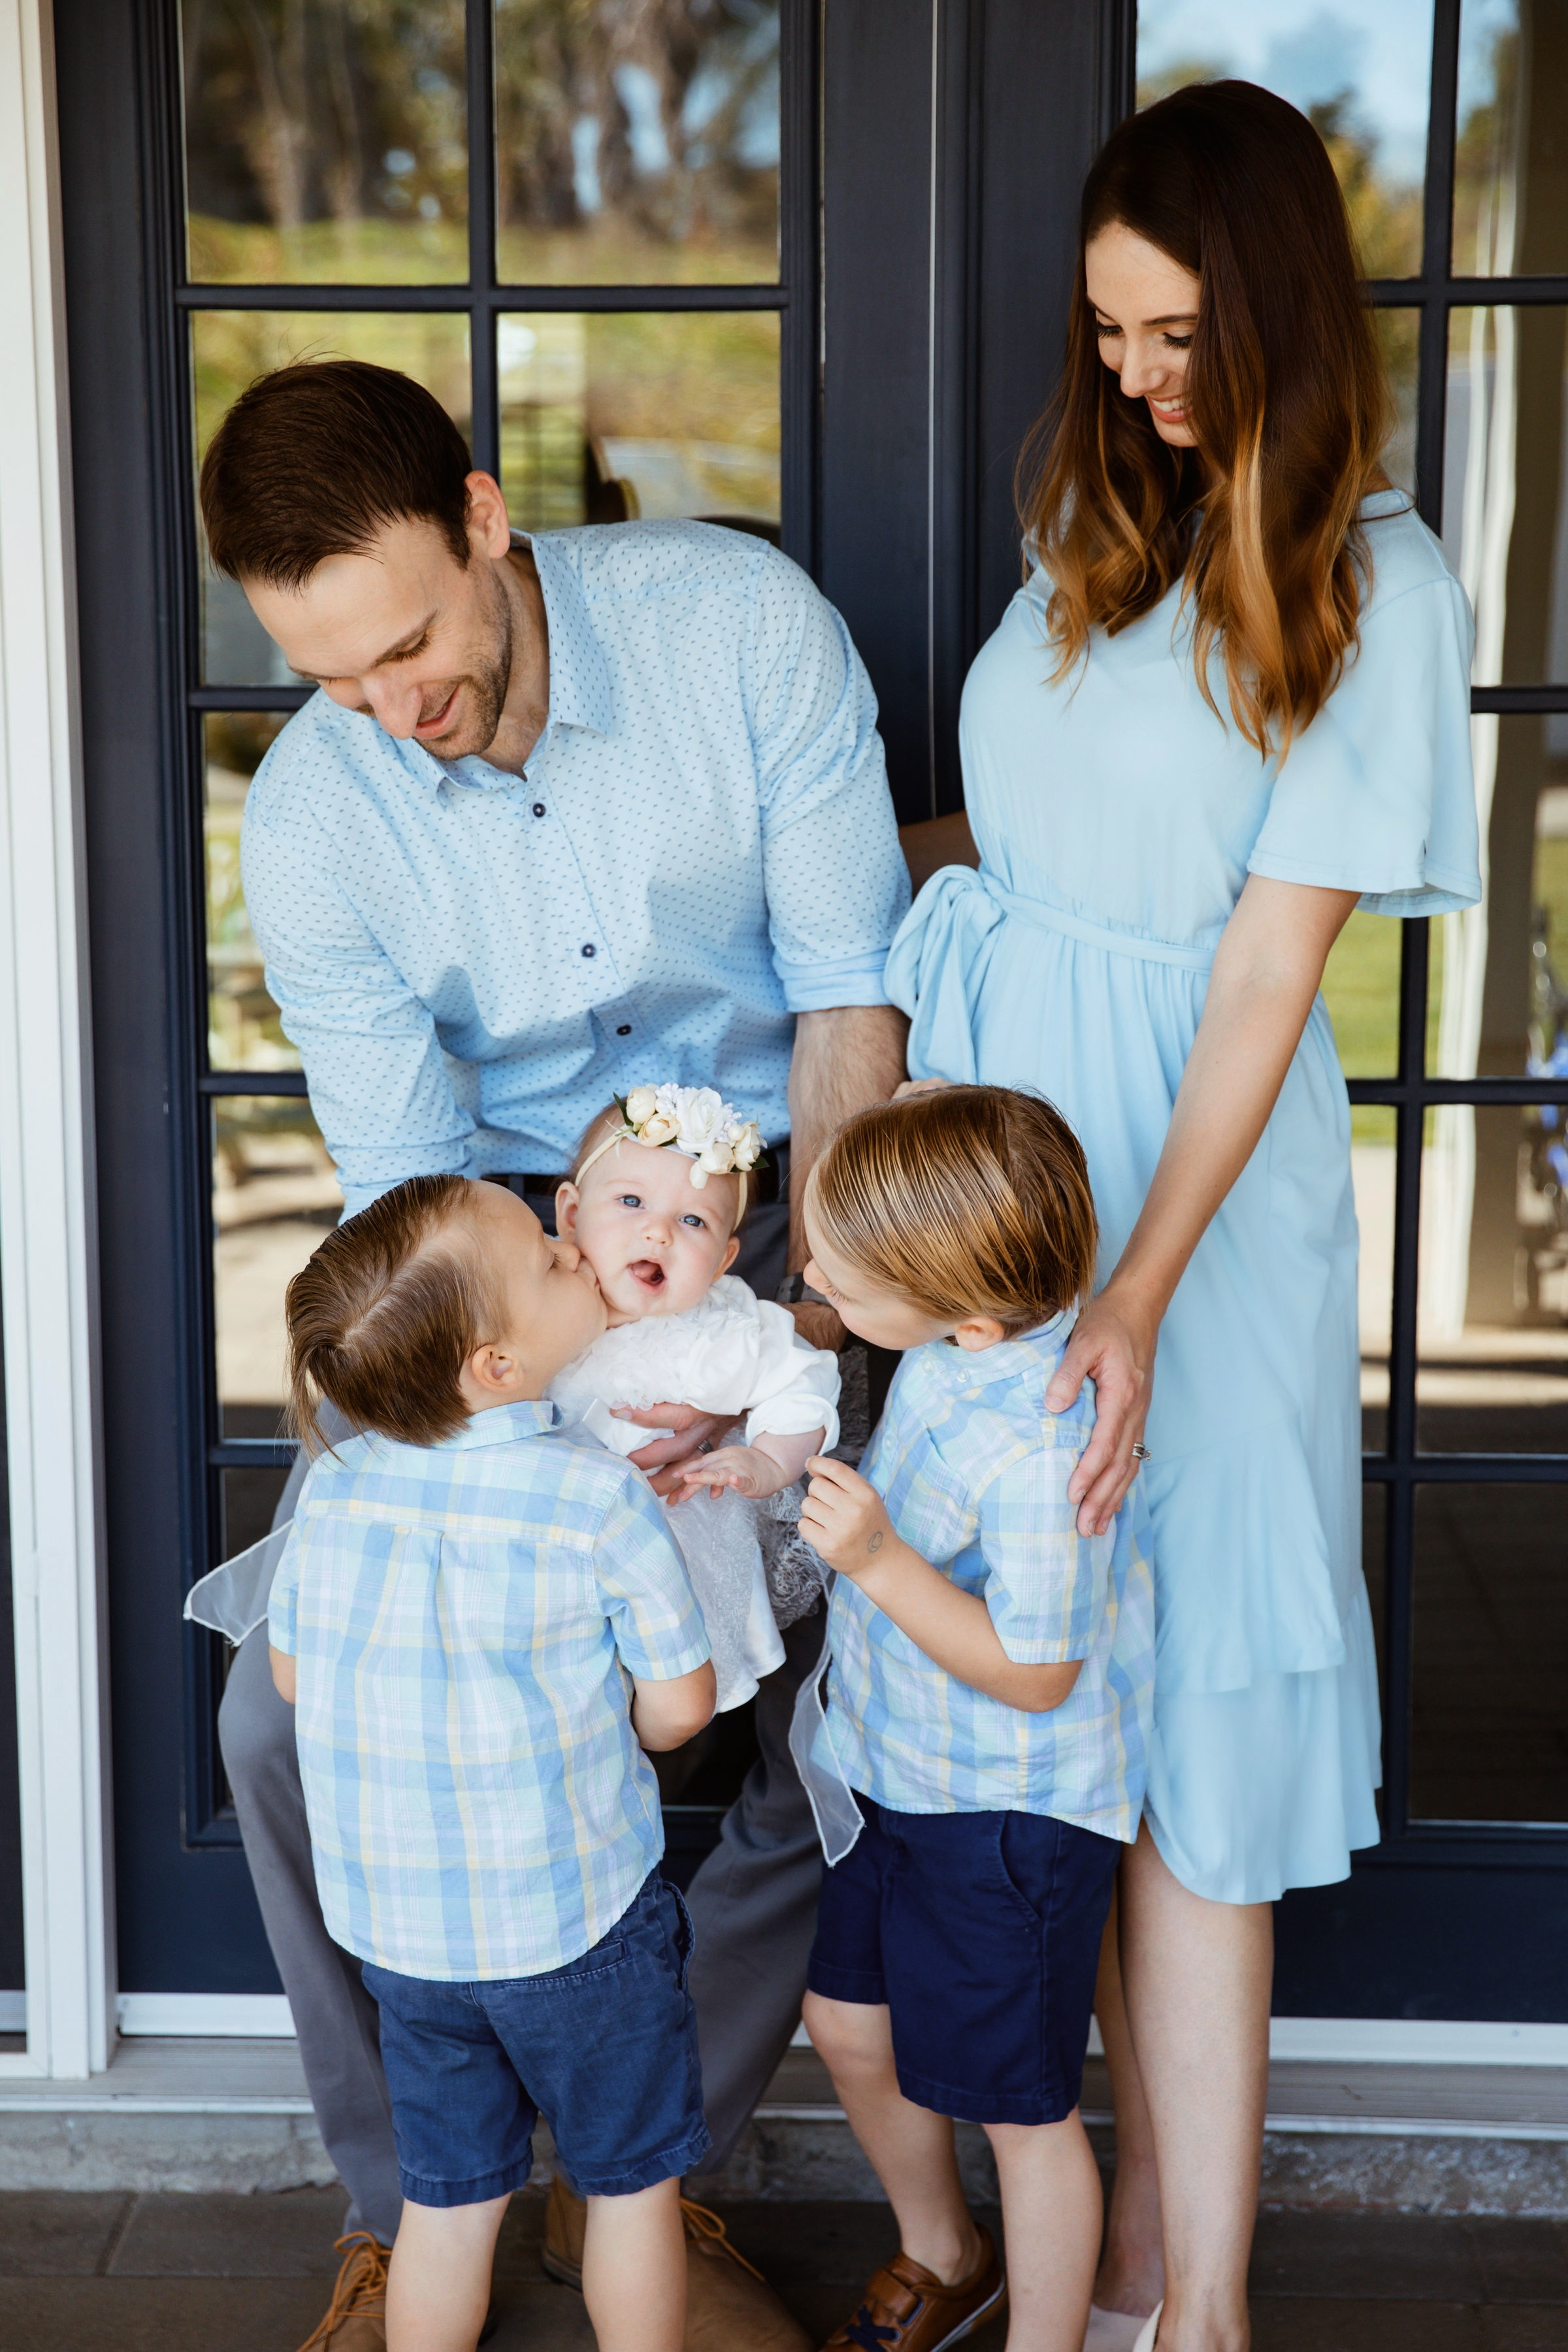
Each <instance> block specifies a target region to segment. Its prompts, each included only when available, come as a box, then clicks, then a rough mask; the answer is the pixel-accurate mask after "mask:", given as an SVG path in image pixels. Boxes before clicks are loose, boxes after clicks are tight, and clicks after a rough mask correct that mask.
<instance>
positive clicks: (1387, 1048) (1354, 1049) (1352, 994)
mask: <svg viewBox="0 0 1568 2352" xmlns="http://www.w3.org/2000/svg"><path fill="white" fill-rule="evenodd" d="M1400 930H1401V926H1400V925H1399V924H1398V923H1396V922H1394V921H1392V920H1391V919H1390V918H1389V917H1388V916H1386V915H1368V914H1365V913H1363V912H1361V911H1359V910H1358V911H1357V912H1356V913H1355V914H1353V915H1352V917H1351V919H1350V920H1349V922H1348V923H1347V924H1346V925H1345V927H1344V929H1343V930H1342V932H1341V933H1340V935H1339V938H1338V939H1337V940H1335V941H1334V944H1333V946H1332V947H1331V950H1329V961H1328V964H1327V967H1326V969H1325V971H1324V972H1323V999H1324V1002H1325V1003H1327V1005H1328V1008H1329V1017H1330V1019H1331V1021H1332V1022H1333V1024H1334V1042H1335V1043H1336V1045H1338V1046H1339V1049H1340V1063H1341V1066H1342V1068H1343V1070H1344V1074H1345V1076H1346V1077H1347V1078H1391V1077H1394V1076H1395V1075H1396V1074H1397V1072H1398V1069H1399V941H1400ZM1359 1116H1360V1113H1359V1111H1358V1113H1357V1117H1358V1118H1359Z"/></svg>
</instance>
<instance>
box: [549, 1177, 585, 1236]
mask: <svg viewBox="0 0 1568 2352" xmlns="http://www.w3.org/2000/svg"><path fill="white" fill-rule="evenodd" d="M582 1200H583V1195H582V1193H581V1192H579V1191H578V1190H577V1187H576V1185H575V1184H557V1186H556V1187H555V1230H556V1232H557V1233H558V1234H561V1235H562V1237H563V1239H564V1238H565V1237H566V1236H567V1235H568V1234H574V1233H575V1232H576V1230H577V1211H578V1209H579V1208H580V1206H581V1205H582Z"/></svg>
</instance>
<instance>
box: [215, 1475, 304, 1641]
mask: <svg viewBox="0 0 1568 2352" xmlns="http://www.w3.org/2000/svg"><path fill="white" fill-rule="evenodd" d="M268 1434H270V1433H268ZM220 1477H221V1480H222V1497H223V1499H222V1508H223V1526H222V1529H221V1532H220V1535H219V1542H220V1544H221V1546H222V1549H221V1550H220V1551H219V1553H218V1558H219V1559H233V1558H234V1557H235V1554H236V1553H237V1552H242V1551H248V1550H249V1549H250V1547H251V1545H252V1544H253V1543H259V1542H260V1541H261V1538H262V1537H263V1536H264V1535H267V1534H268V1532H269V1531H270V1529H271V1526H272V1515H273V1513H274V1511H276V1509H277V1508H278V1505H279V1501H280V1499H281V1497H282V1494H283V1489H284V1487H285V1486H287V1485H288V1483H289V1473H288V1471H287V1470H225V1471H223V1472H221V1473H220ZM224 1649H225V1651H226V1653H227V1654H228V1655H229V1656H232V1655H233V1653H232V1652H231V1651H229V1649H228V1644H227V1643H224Z"/></svg>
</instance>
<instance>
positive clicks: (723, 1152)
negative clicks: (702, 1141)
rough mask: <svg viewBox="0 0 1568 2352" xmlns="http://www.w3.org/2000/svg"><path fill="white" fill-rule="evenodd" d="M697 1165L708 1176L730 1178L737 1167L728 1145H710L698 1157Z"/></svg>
mask: <svg viewBox="0 0 1568 2352" xmlns="http://www.w3.org/2000/svg"><path fill="white" fill-rule="evenodd" d="M697 1165H698V1166H699V1168H700V1169H701V1170H702V1171H703V1173H704V1175H707V1176H728V1175H729V1174H730V1172H731V1170H732V1169H733V1167H734V1165H735V1156H734V1154H733V1152H732V1151H731V1149H730V1147H729V1145H728V1144H727V1143H710V1144H708V1145H707V1146H706V1147H705V1148H704V1149H703V1150H701V1151H700V1152H699V1153H698V1155H697Z"/></svg>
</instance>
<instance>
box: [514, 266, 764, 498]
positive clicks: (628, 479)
mask: <svg viewBox="0 0 1568 2352" xmlns="http://www.w3.org/2000/svg"><path fill="white" fill-rule="evenodd" d="M498 360H499V365H500V403H501V487H502V488H503V489H504V490H505V492H506V496H507V504H508V506H509V507H510V510H511V516H512V520H513V521H514V522H515V523H517V524H518V525H519V527H520V528H521V529H523V530H545V529H548V528H550V527H552V526H557V525H561V524H568V523H579V522H619V521H623V520H627V519H630V518H636V517H637V516H638V515H641V516H643V517H645V518H654V517H664V516H671V515H697V516H700V517H702V518H703V519H705V520H709V521H711V522H733V523H740V524H742V525H749V526H750V527H752V529H757V530H763V532H765V534H766V535H767V536H768V537H770V538H771V537H774V536H776V533H777V529H778V520H779V322H778V314H777V313H776V311H772V310H742V311H687V312H685V313H679V312H657V311H641V312H637V313H635V314H634V313H626V312H618V311H616V312H608V313H588V314H584V313H580V312H575V311H571V312H567V311H554V312H551V311H532V312H530V313H529V314H528V315H527V316H522V315H520V314H517V313H512V314H510V315H509V316H507V317H504V318H502V319H501V320H500V322H499V326H498Z"/></svg>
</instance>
